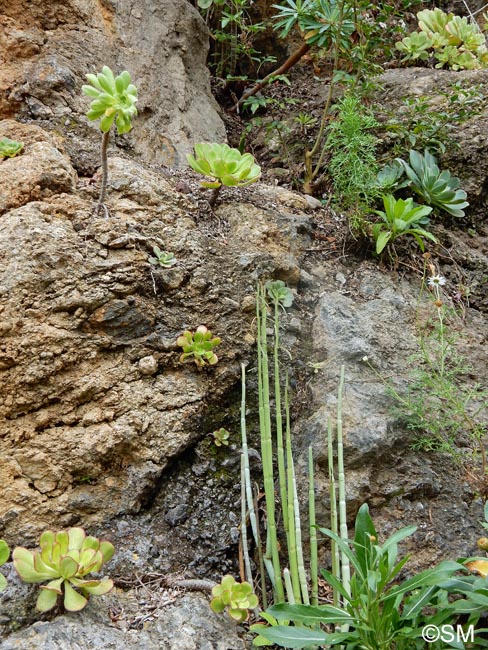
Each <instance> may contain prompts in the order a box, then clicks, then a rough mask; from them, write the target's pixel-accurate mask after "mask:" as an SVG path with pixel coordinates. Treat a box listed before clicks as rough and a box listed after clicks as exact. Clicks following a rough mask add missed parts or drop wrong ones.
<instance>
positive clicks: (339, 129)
mask: <svg viewBox="0 0 488 650" xmlns="http://www.w3.org/2000/svg"><path fill="white" fill-rule="evenodd" d="M338 108H339V110H338V115H337V119H335V120H334V121H333V122H332V123H331V125H330V127H329V132H328V137H327V141H326V144H325V147H326V149H328V150H329V151H330V154H331V159H330V162H329V166H328V172H329V175H330V177H331V179H332V181H333V183H334V189H335V193H336V196H337V198H338V200H339V202H340V204H341V205H342V206H343V207H356V208H357V207H358V206H359V204H360V203H366V204H368V203H369V201H370V199H371V198H372V197H374V196H376V195H377V194H378V188H377V185H376V174H377V171H378V164H377V162H376V154H375V146H376V142H377V138H376V136H374V135H373V134H372V133H370V130H371V129H373V128H374V127H375V126H377V125H378V123H377V121H376V120H375V118H374V117H373V116H372V115H371V113H370V112H369V111H368V109H367V108H366V107H365V106H364V105H363V104H361V102H360V100H359V99H358V98H357V97H354V96H353V95H346V97H344V99H342V100H341V101H340V102H339V104H338Z"/></svg>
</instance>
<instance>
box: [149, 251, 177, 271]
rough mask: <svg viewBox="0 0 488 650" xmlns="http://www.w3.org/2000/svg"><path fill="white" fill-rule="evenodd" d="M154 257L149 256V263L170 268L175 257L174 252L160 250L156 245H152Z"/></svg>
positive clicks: (174, 262) (173, 263)
mask: <svg viewBox="0 0 488 650" xmlns="http://www.w3.org/2000/svg"><path fill="white" fill-rule="evenodd" d="M153 253H154V257H150V258H149V260H148V261H149V264H152V265H153V266H161V267H162V268H163V269H170V268H171V267H172V266H174V265H175V264H176V257H175V256H174V253H169V252H168V251H162V250H161V249H160V248H158V246H154V247H153Z"/></svg>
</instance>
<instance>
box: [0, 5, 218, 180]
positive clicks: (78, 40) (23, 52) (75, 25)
mask: <svg viewBox="0 0 488 650" xmlns="http://www.w3.org/2000/svg"><path fill="white" fill-rule="evenodd" d="M3 9H5V11H4V12H3V13H4V14H5V19H6V20H8V21H9V29H8V38H7V39H5V40H4V41H2V44H0V53H1V55H2V60H3V61H4V63H3V64H2V84H3V86H2V87H3V89H4V91H3V94H2V99H0V115H2V116H14V117H20V118H22V119H23V120H32V119H34V120H42V121H43V123H44V124H46V122H47V123H49V124H50V127H51V128H52V129H58V128H59V125H60V124H61V129H62V130H63V132H64V136H65V141H66V142H65V143H66V148H67V149H68V151H69V152H70V154H71V156H72V158H73V160H74V161H75V166H76V167H77V168H78V169H87V168H88V169H89V168H91V169H93V165H94V164H95V165H96V164H97V162H96V161H97V158H98V156H97V153H96V151H97V148H98V145H97V141H98V140H99V129H98V127H97V126H96V125H95V124H92V123H90V124H89V123H88V122H87V120H86V118H85V113H86V111H87V109H88V106H89V103H90V100H89V99H88V98H87V97H83V96H82V94H81V85H82V83H84V81H85V75H86V74H87V73H88V72H91V73H93V72H98V71H100V70H101V68H102V66H103V65H107V64H108V65H109V66H110V67H111V68H112V69H113V70H114V72H120V71H122V70H124V69H127V70H129V72H130V73H131V75H132V78H133V81H134V83H135V84H136V86H137V87H138V91H139V102H138V111H139V116H138V117H137V128H134V130H133V131H132V132H131V133H130V134H128V135H127V136H124V138H123V139H122V140H120V143H121V144H123V143H124V142H125V143H130V146H131V147H132V148H133V149H134V150H135V152H136V153H137V154H138V155H139V156H141V157H142V158H143V159H145V160H147V161H154V162H157V163H158V164H164V165H168V166H186V154H187V153H189V152H190V151H191V150H192V147H193V144H194V143H195V142H200V141H210V142H213V141H215V142H221V141H223V140H225V129H224V126H223V122H222V120H221V118H220V117H219V114H218V110H219V109H218V106H217V104H216V102H215V100H214V99H213V97H212V95H211V92H210V83H209V73H208V70H207V68H206V65H205V64H206V57H207V51H208V31H207V28H206V25H205V22H204V21H203V19H202V18H201V16H200V14H199V13H198V11H197V10H196V9H195V8H194V7H192V5H191V3H189V2H187V1H186V0H157V1H149V2H145V3H143V4H141V5H140V6H139V5H138V9H137V10H136V11H134V7H133V3H132V2H131V1H130V0H122V1H121V2H117V3H113V2H104V3H98V2H95V1H94V0H67V1H66V2H63V3H62V4H61V3H58V2H53V3H51V4H50V6H49V9H48V10H46V3H45V2H44V0H34V1H33V2H29V5H28V7H27V8H25V7H24V6H23V5H22V4H21V3H18V2H9V3H7V6H5V7H4V8H3ZM136 14H137V15H136ZM41 25H42V29H41V28H40V26H41ZM25 26H28V28H29V31H27V30H26V29H25ZM37 26H39V27H37ZM87 52H89V53H90V56H89V57H87V55H86V54H87ZM67 115H69V118H70V119H69V120H66V116H67ZM66 122H68V125H66ZM115 146H116V144H115V143H114V142H112V145H111V148H112V149H113V148H114V147H115ZM90 158H92V160H91V161H90Z"/></svg>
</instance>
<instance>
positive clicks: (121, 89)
mask: <svg viewBox="0 0 488 650" xmlns="http://www.w3.org/2000/svg"><path fill="white" fill-rule="evenodd" d="M86 78H87V79H88V81H89V82H90V84H89V85H88V84H87V85H84V86H82V89H81V90H82V92H83V94H84V95H88V97H93V101H92V103H91V105H90V110H89V111H88V112H87V114H86V116H87V118H88V119H89V120H100V130H101V131H102V134H103V135H102V146H101V163H102V185H101V189H100V198H99V199H98V203H97V205H96V207H95V212H96V213H97V214H98V213H99V212H100V210H101V209H102V208H103V209H104V210H105V214H106V215H107V214H108V210H107V207H106V206H105V203H104V201H105V192H106V190H107V180H108V167H107V147H108V141H109V138H110V129H111V128H112V124H113V123H114V122H115V126H116V128H117V133H119V135H120V134H123V133H128V132H129V131H130V130H131V129H132V118H133V117H135V115H137V109H136V102H137V88H136V87H135V86H134V85H133V84H132V83H131V76H130V74H129V73H128V72H127V70H124V72H122V73H121V74H119V75H118V76H117V77H115V76H114V73H113V72H112V70H111V69H110V68H109V67H108V66H106V65H104V66H103V68H102V72H99V73H98V74H87V75H86Z"/></svg>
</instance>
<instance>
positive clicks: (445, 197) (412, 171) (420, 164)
mask: <svg viewBox="0 0 488 650" xmlns="http://www.w3.org/2000/svg"><path fill="white" fill-rule="evenodd" d="M396 161H397V162H398V163H400V164H401V165H402V166H403V168H404V169H405V173H406V174H407V176H408V178H409V179H410V180H411V181H412V187H413V189H414V190H415V191H416V192H417V194H419V195H420V196H421V197H422V198H423V199H424V200H425V201H426V203H428V204H429V205H434V206H436V207H437V208H440V209H441V210H445V211H446V212H448V213H449V214H452V215H453V217H464V210H463V208H466V207H467V206H468V205H469V203H468V201H466V196H467V195H466V192H465V191H464V190H461V189H459V187H460V184H461V182H460V180H459V178H457V177H455V176H451V173H450V172H449V171H448V170H444V171H442V172H441V171H440V169H439V167H438V166H437V163H436V159H435V158H434V156H433V155H432V154H431V153H430V152H429V151H428V150H427V149H426V150H425V152H424V155H422V154H421V153H419V152H418V151H414V150H411V151H410V157H409V161H410V164H408V163H407V162H406V161H405V160H402V159H401V158H396Z"/></svg>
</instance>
